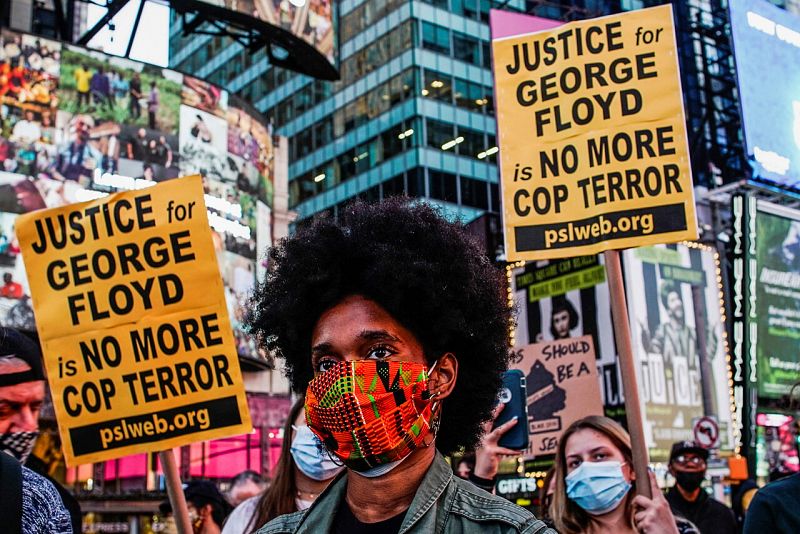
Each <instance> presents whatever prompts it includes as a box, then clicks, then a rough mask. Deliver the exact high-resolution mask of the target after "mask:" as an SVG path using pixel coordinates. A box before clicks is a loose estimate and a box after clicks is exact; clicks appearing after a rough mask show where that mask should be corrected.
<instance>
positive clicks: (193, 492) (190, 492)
mask: <svg viewBox="0 0 800 534" xmlns="http://www.w3.org/2000/svg"><path fill="white" fill-rule="evenodd" d="M183 495H184V496H185V497H186V500H187V501H191V502H193V503H196V504H200V505H201V506H204V505H206V504H218V505H221V506H223V507H224V506H225V505H227V504H228V501H226V500H225V497H224V496H223V495H222V493H220V491H219V490H218V489H217V486H216V485H215V484H214V483H213V482H209V481H208V480H192V481H191V482H187V483H186V484H185V485H184V486H183Z"/></svg>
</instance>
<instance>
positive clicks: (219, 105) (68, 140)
mask: <svg viewBox="0 0 800 534" xmlns="http://www.w3.org/2000/svg"><path fill="white" fill-rule="evenodd" d="M273 139H274V138H273V137H272V135H271V132H270V131H269V128H268V126H267V125H266V124H265V123H264V122H263V121H262V119H261V117H260V116H259V114H258V113H257V112H256V111H255V110H253V109H252V108H251V107H250V106H249V104H247V103H246V102H243V101H241V100H239V99H238V98H236V97H235V96H233V95H229V94H228V93H227V92H226V91H224V90H222V89H220V88H218V87H216V86H214V85H211V84H209V83H206V82H204V81H202V80H198V79H196V78H192V77H190V76H185V75H183V74H181V73H179V72H176V71H173V70H169V69H163V68H160V67H154V66H152V65H147V64H144V63H139V62H134V61H130V60H127V59H122V58H119V57H115V56H109V55H107V54H103V53H101V52H97V51H93V50H89V49H85V48H80V47H75V46H71V45H66V44H62V43H59V42H55V41H50V40H46V39H42V38H38V37H34V36H30V35H26V34H21V33H17V32H13V31H10V30H6V29H3V30H2V31H0V276H2V283H1V284H0V324H2V325H3V326H11V327H16V328H21V329H24V330H34V329H35V318H34V315H33V310H32V307H31V303H30V291H29V288H28V285H27V277H26V275H25V268H24V265H23V263H22V256H21V254H20V249H19V243H18V242H17V238H16V233H15V220H16V218H17V215H19V214H21V213H26V212H29V211H32V210H36V209H41V208H45V207H47V208H51V207H56V206H61V205H64V204H69V203H72V202H79V201H84V200H90V199H92V198H97V197H99V196H103V195H106V194H109V193H114V192H117V191H121V190H126V189H140V188H144V187H148V186H150V185H154V184H156V183H158V182H161V181H163V180H168V179H171V178H176V177H178V176H185V175H189V174H200V175H202V176H203V185H204V190H205V201H206V208H207V210H208V218H209V223H210V225H211V227H212V230H213V233H212V234H213V239H214V245H215V247H216V250H217V259H218V261H219V267H220V273H221V275H222V278H223V280H224V285H225V297H226V301H227V303H228V308H229V313H230V318H231V323H232V325H233V328H234V337H235V339H236V342H237V349H238V352H239V355H240V356H242V357H247V358H251V359H255V360H260V359H263V358H262V357H261V356H259V353H258V349H257V346H256V343H255V342H254V340H253V339H252V338H251V337H250V336H248V335H247V334H246V332H245V329H244V326H243V318H244V314H245V310H246V306H247V298H248V295H249V293H250V290H251V289H252V288H253V286H254V284H255V281H256V272H257V267H258V266H257V265H256V261H257V250H264V249H265V248H266V246H267V245H268V244H269V243H264V242H263V240H265V239H266V240H270V239H271V235H270V234H271V232H270V231H269V228H270V221H269V219H270V214H271V208H272V198H273V191H274V179H275V146H276V145H275V144H274V143H273ZM259 230H261V231H259Z"/></svg>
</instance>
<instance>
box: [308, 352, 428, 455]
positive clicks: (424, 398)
mask: <svg viewBox="0 0 800 534" xmlns="http://www.w3.org/2000/svg"><path fill="white" fill-rule="evenodd" d="M433 405H437V406H438V403H433ZM433 405H432V403H431V394H430V393H429V392H428V370H427V367H426V366H425V365H423V364H421V363H411V362H384V361H376V360H353V361H343V362H339V363H338V364H336V365H335V366H334V367H332V368H331V369H329V370H328V371H326V372H324V373H322V374H320V375H318V376H317V377H315V378H314V379H313V380H312V381H311V382H309V384H308V390H307V391H306V421H307V423H308V427H309V428H310V429H311V431H312V432H314V434H316V435H317V437H318V438H319V439H320V440H322V443H324V444H325V447H326V448H327V449H328V451H330V452H331V453H333V454H335V455H336V456H338V457H339V459H341V461H342V462H344V464H345V465H346V466H347V467H349V468H350V469H353V470H354V471H367V470H370V469H372V468H374V467H376V466H378V465H383V464H387V463H390V462H395V461H397V460H402V459H403V458H405V457H406V456H408V455H409V454H411V452H412V451H414V450H416V449H417V448H419V447H420V446H421V445H422V444H423V442H424V440H425V438H426V436H428V434H429V433H431V425H432V421H433V420H434V419H438V411H439V410H438V407H437V406H433ZM435 433H436V432H435V430H434V432H433V434H434V435H435Z"/></svg>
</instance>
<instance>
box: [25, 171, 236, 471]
mask: <svg viewBox="0 0 800 534" xmlns="http://www.w3.org/2000/svg"><path fill="white" fill-rule="evenodd" d="M17 235H18V236H19V241H20V246H21V249H22V254H23V257H24V261H25V264H26V266H27V268H28V269H27V271H28V280H29V283H30V288H31V296H32V299H33V307H34V310H35V313H36V323H37V328H38V331H39V336H40V339H41V342H42V349H43V352H44V358H45V364H46V367H47V373H48V381H49V383H50V390H51V393H52V396H53V404H54V406H55V410H56V418H57V420H58V424H59V430H60V432H61V437H62V439H63V442H64V454H65V457H66V461H67V464H68V465H69V466H74V465H78V464H83V463H90V462H98V461H102V460H109V459H114V458H119V457H121V456H125V455H129V454H134V453H139V452H148V451H153V450H166V449H169V448H172V447H177V446H180V445H185V444H188V443H192V442H195V441H202V440H207V439H213V438H220V437H225V436H229V435H236V434H243V433H246V432H249V431H250V430H251V426H250V416H249V413H248V410H247V401H246V399H245V393H244V387H243V382H242V377H241V372H240V369H239V361H238V358H237V354H236V347H235V345H234V342H233V336H232V330H231V325H230V322H229V319H228V313H227V307H226V303H225V297H224V293H223V284H222V279H221V278H220V273H219V269H218V267H217V259H216V255H215V253H214V245H213V242H212V238H211V230H210V228H209V225H208V217H207V214H206V209H205V203H204V201H203V185H202V181H201V178H200V177H199V176H192V177H188V178H182V179H176V180H171V181H167V182H164V183H162V184H159V185H156V186H154V187H150V188H147V189H144V190H140V191H131V192H126V193H118V194H115V195H111V196H108V197H105V198H102V199H98V200H94V201H91V202H84V203H79V204H71V205H68V206H64V207H60V208H54V209H49V210H40V211H36V212H32V213H28V214H25V215H22V216H21V217H19V219H18V220H17Z"/></svg>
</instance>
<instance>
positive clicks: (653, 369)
mask: <svg viewBox="0 0 800 534" xmlns="http://www.w3.org/2000/svg"><path fill="white" fill-rule="evenodd" d="M623 265H624V268H625V281H626V288H627V299H628V314H629V316H630V324H631V333H632V336H633V349H634V359H635V361H636V366H637V374H638V383H639V391H640V393H639V394H640V398H641V402H642V410H643V413H644V430H645V432H644V433H645V439H646V440H647V444H648V448H649V450H650V460H651V461H655V462H659V461H666V460H667V459H668V457H669V451H670V447H671V445H672V443H673V442H675V441H679V440H686V439H694V438H693V432H692V420H693V419H695V418H698V417H702V416H704V415H712V416H715V417H716V418H717V421H718V422H719V427H720V443H721V448H722V449H724V450H730V449H732V447H733V428H732V424H731V411H730V405H731V402H730V392H729V389H728V386H727V384H728V363H727V359H726V354H725V343H724V340H723V329H724V325H722V322H721V318H720V307H721V303H720V296H719V294H720V289H719V283H720V280H719V278H718V274H717V265H716V261H715V252H714V251H713V250H711V249H705V248H695V247H692V248H690V247H687V246H685V245H658V246H654V247H643V248H638V249H632V250H627V251H625V252H624V253H623Z"/></svg>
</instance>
